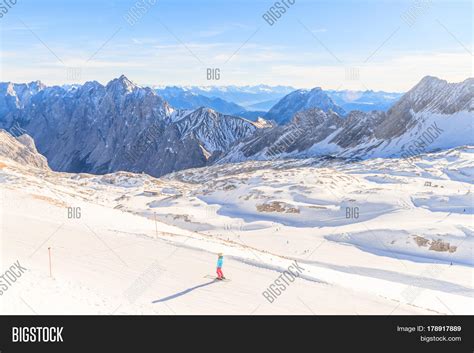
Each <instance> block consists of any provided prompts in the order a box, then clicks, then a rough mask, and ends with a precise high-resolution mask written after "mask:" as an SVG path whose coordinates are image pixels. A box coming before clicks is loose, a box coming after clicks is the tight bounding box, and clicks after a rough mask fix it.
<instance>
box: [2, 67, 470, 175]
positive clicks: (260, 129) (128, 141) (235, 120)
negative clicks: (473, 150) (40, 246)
mask: <svg viewBox="0 0 474 353" xmlns="http://www.w3.org/2000/svg"><path fill="white" fill-rule="evenodd" d="M472 84H473V79H472V78H470V79H467V80H465V81H464V82H461V83H447V82H446V81H444V80H440V79H437V78H435V77H425V78H424V79H423V80H422V81H421V82H420V83H419V84H417V85H416V86H415V87H414V88H413V89H412V90H410V91H409V92H407V93H406V94H404V95H403V96H402V97H401V98H399V99H398V100H396V103H394V104H393V105H392V106H391V107H390V109H388V111H386V112H385V111H370V112H363V111H352V112H348V111H346V110H344V109H343V108H342V107H341V106H339V105H337V104H336V102H335V101H334V100H333V99H332V98H331V97H330V96H329V95H328V94H327V92H325V91H323V90H321V89H320V88H315V89H313V90H297V91H295V92H291V93H289V94H287V95H286V96H284V97H282V98H281V100H280V101H279V102H278V103H277V104H276V105H275V106H274V107H273V108H272V109H270V111H269V112H268V114H266V118H265V119H263V118H261V117H260V118H256V121H250V120H247V119H244V118H242V117H238V116H235V115H236V114H223V113H221V112H218V111H216V110H214V109H210V108H207V107H199V108H196V105H197V104H201V103H206V104H210V103H209V102H211V103H213V104H218V105H219V106H220V107H221V108H220V109H233V108H235V109H240V106H238V105H237V104H234V103H232V104H234V105H232V104H227V102H223V101H222V98H218V99H210V98H208V97H206V98H208V100H205V99H204V100H203V99H202V98H201V97H199V95H198V94H197V93H193V92H190V91H185V90H182V89H174V90H171V89H166V88H165V89H164V90H166V92H167V94H169V95H170V96H169V98H170V97H171V98H172V99H178V101H179V100H180V99H184V98H185V97H188V99H189V102H187V101H185V100H183V101H182V104H189V105H188V106H186V107H187V108H186V109H176V107H173V106H172V105H170V104H169V103H168V102H167V101H166V99H164V98H163V96H165V94H162V95H161V96H160V95H159V94H158V93H157V91H156V89H152V88H148V87H139V86H137V85H135V84H134V83H133V82H131V81H130V80H129V79H128V78H126V77H125V76H121V77H120V78H117V79H114V80H112V81H110V82H109V83H108V84H107V85H105V86H104V85H102V84H100V83H98V82H95V81H93V82H87V83H85V84H84V85H74V86H70V87H58V86H54V87H46V86H45V85H43V84H41V83H40V82H32V83H29V84H13V83H0V128H2V129H5V130H7V131H9V132H10V133H12V134H13V135H15V136H18V135H19V132H26V133H27V134H28V135H30V136H31V137H32V138H33V139H34V143H35V144H36V147H37V148H38V151H39V152H40V153H41V154H43V155H44V156H45V157H46V158H47V160H48V163H49V166H50V167H51V168H52V169H54V170H59V171H69V172H89V173H95V174H103V173H109V172H115V171H119V170H126V171H134V172H145V173H148V174H150V175H153V176H161V175H164V174H167V173H170V172H173V171H178V170H182V169H187V168H192V167H202V166H206V165H210V164H215V163H224V162H233V161H241V160H247V159H269V158H271V159H274V158H285V157H295V158H301V157H314V156H332V157H342V158H370V157H377V156H400V155H403V154H404V153H405V154H407V153H409V154H410V155H416V154H420V153H424V152H428V151H432V150H436V149H444V148H451V147H456V146H459V145H468V144H474V141H473V137H472V136H473V134H472V127H473V126H472V124H473V119H472V117H473V115H472V110H473V107H472V91H471V90H472ZM183 91H184V93H183ZM234 91H235V89H234ZM262 91H263V88H262ZM234 93H235V92H234ZM369 93H370V92H367V94H368V96H370V94H369ZM249 94H252V93H251V92H250V93H249ZM375 95H376V96H377V94H375ZM392 98H393V97H392ZM170 100H171V99H170ZM175 104H176V101H175ZM247 112H248V111H247ZM270 120H273V121H274V122H271V121H270ZM427 136H430V138H429V140H430V141H427V139H428V137H427ZM25 139H26V141H27V140H28V139H27V138H25ZM407 151H408V152H407Z"/></svg>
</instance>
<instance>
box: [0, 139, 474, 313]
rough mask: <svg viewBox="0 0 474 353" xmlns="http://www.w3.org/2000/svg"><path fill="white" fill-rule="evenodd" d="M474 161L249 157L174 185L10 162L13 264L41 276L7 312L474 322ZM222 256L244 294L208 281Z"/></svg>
mask: <svg viewBox="0 0 474 353" xmlns="http://www.w3.org/2000/svg"><path fill="white" fill-rule="evenodd" d="M473 153H474V149H473V148H472V147H467V148H458V149H453V150H450V151H446V152H440V153H436V154H428V155H424V156H422V157H421V159H420V160H418V161H415V163H409V162H408V161H406V160H403V159H402V160H399V159H373V160H367V161H361V162H353V163H344V162H341V161H337V160H332V161H321V160H318V159H298V160H278V161H273V162H270V161H260V162H258V161H248V162H245V163H239V164H228V165H217V166H212V167H206V168H200V169H190V170H185V171H181V172H177V173H174V174H170V175H168V176H167V177H165V178H160V179H155V178H153V177H150V176H148V175H143V174H133V173H126V172H120V173H114V174H108V175H103V176H95V175H90V174H66V173H56V172H51V171H47V170H46V171H45V170H39V169H36V168H34V167H31V166H24V165H21V164H19V163H16V162H14V161H12V160H11V159H8V158H4V157H0V162H1V165H0V186H1V193H2V198H1V201H2V203H1V209H0V211H1V212H0V214H1V215H2V217H1V218H0V220H1V222H2V224H1V227H0V229H1V231H2V233H1V234H0V235H1V236H0V240H1V250H0V255H1V257H0V259H1V265H2V268H5V267H7V266H9V265H10V264H11V263H12V262H14V261H17V260H19V261H20V263H21V264H23V265H24V266H25V267H26V268H28V269H29V271H28V273H27V274H25V276H24V277H22V278H21V279H20V280H19V281H17V282H18V283H16V284H15V286H14V287H13V288H11V289H9V291H7V292H6V293H4V295H2V296H1V297H0V310H1V312H2V313H25V314H31V313H32V310H34V311H35V312H37V313H41V314H52V313H56V314H57V313H79V314H82V313H99V314H113V313H120V314H129V313H139V314H156V313H159V314H196V313H200V314H269V313H273V314H369V313H371V314H381V315H389V314H428V313H430V314H436V313H439V314H451V313H455V314H473V313H474V286H473V282H472V278H473V277H472V276H473V266H474V263H473V259H474V256H473V246H474V237H473V234H474V231H473V230H474V224H473V212H474V209H473V206H472V205H473V199H472V180H474V179H473V176H474V174H473V173H474V158H473V156H474V154H473ZM67 207H80V208H81V217H80V218H68V209H67ZM32 230H34V231H32ZM48 248H51V251H52V269H53V277H52V278H49V267H48ZM217 252H224V254H225V265H224V273H225V274H226V276H227V277H228V278H230V279H231V281H230V282H221V283H216V282H214V281H212V280H210V279H207V278H204V277H205V276H206V275H212V274H213V273H214V266H215V260H216V258H215V254H216V253H217ZM295 260H297V261H298V264H299V265H300V266H301V267H302V268H303V269H304V270H303V272H302V274H301V277H300V278H298V279H297V280H295V282H294V283H292V284H291V285H290V286H289V288H288V289H287V290H286V291H285V292H283V294H281V296H279V297H278V298H277V299H276V300H275V301H274V302H273V303H269V302H268V301H267V300H266V299H265V298H264V296H263V295H262V292H263V291H265V290H266V289H267V288H268V286H269V285H270V284H272V283H273V282H274V281H275V280H276V279H277V278H278V276H280V274H281V272H282V271H284V270H285V269H286V268H287V267H288V266H289V265H290V264H292V263H293V262H294V261H295ZM45 298H47V299H45ZM25 303H26V304H25Z"/></svg>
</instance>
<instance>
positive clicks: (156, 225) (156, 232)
mask: <svg viewBox="0 0 474 353" xmlns="http://www.w3.org/2000/svg"><path fill="white" fill-rule="evenodd" d="M153 214H154V216H155V234H156V238H158V224H157V223H156V212H153Z"/></svg>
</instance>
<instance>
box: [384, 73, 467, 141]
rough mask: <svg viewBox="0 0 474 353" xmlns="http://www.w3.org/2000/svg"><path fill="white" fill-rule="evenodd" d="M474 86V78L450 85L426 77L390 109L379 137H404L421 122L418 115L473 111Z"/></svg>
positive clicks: (434, 78) (443, 81)
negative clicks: (407, 131)
mask: <svg viewBox="0 0 474 353" xmlns="http://www.w3.org/2000/svg"><path fill="white" fill-rule="evenodd" d="M473 84H474V79H473V78H469V79H467V80H465V81H464V82H462V83H448V82H446V81H445V80H440V79H438V78H436V77H432V76H426V77H424V78H423V79H422V80H421V81H420V82H419V83H418V84H417V85H416V86H415V87H413V88H412V89H411V90H410V91H408V92H407V93H406V94H405V95H403V96H402V98H400V100H399V101H398V102H397V103H395V104H394V105H393V106H392V107H391V108H390V109H389V110H388V112H387V116H388V118H387V119H385V120H384V121H382V122H381V124H380V127H379V128H378V130H377V137H378V138H380V139H387V138H392V137H394V136H400V135H402V134H403V133H404V132H405V131H406V130H407V129H408V128H411V127H413V126H414V125H416V124H417V123H418V122H417V120H416V118H415V116H416V115H418V116H419V115H422V114H436V113H438V114H444V115H449V114H453V113H455V112H458V111H463V110H466V111H472V109H473V108H472V97H473V92H472V85H473Z"/></svg>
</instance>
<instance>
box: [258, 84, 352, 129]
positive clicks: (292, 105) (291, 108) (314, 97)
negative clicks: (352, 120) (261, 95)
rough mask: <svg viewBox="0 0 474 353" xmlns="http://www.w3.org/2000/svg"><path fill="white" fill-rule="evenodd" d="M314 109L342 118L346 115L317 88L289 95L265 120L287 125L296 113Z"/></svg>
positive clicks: (274, 107) (271, 110) (276, 105)
mask: <svg viewBox="0 0 474 353" xmlns="http://www.w3.org/2000/svg"><path fill="white" fill-rule="evenodd" d="M313 108H316V109H321V110H322V111H324V112H329V111H333V112H336V113H338V114H339V115H341V116H342V115H344V114H345V111H344V109H342V108H341V107H339V106H337V105H336V104H335V103H334V102H333V101H332V99H331V98H330V97H329V96H328V95H327V94H326V93H325V92H324V91H323V90H322V89H321V88H319V87H317V88H313V89H312V90H311V91H307V90H297V91H295V92H292V93H290V94H288V95H287V96H285V97H283V98H282V99H281V100H280V101H279V102H278V103H277V104H275V106H273V108H272V109H270V111H269V112H268V113H267V114H266V115H265V118H266V119H269V120H274V121H275V122H277V123H278V124H286V123H288V122H289V121H290V120H291V119H292V118H293V116H294V115H295V114H296V113H298V112H300V111H304V110H308V109H313Z"/></svg>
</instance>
